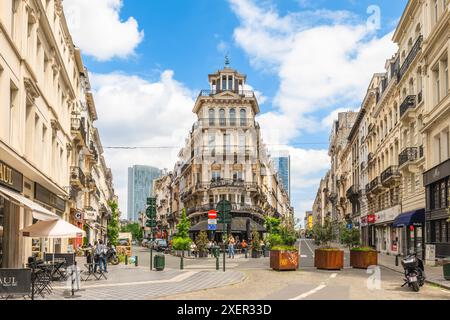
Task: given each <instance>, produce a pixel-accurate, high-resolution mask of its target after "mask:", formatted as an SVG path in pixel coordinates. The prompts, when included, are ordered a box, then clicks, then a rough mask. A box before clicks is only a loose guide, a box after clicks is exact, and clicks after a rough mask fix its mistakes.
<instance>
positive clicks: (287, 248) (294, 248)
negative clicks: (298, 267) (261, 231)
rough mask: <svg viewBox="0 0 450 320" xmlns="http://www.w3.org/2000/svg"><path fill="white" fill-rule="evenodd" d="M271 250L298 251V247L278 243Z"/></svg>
mask: <svg viewBox="0 0 450 320" xmlns="http://www.w3.org/2000/svg"><path fill="white" fill-rule="evenodd" d="M271 250H274V251H297V248H296V247H294V246H286V245H277V246H273V247H272V248H271Z"/></svg>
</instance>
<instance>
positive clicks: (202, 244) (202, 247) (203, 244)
mask: <svg viewBox="0 0 450 320" xmlns="http://www.w3.org/2000/svg"><path fill="white" fill-rule="evenodd" d="M208 242H209V240H208V235H207V233H206V232H205V231H202V232H200V233H199V235H198V237H197V241H196V242H195V244H196V246H197V249H198V252H207V251H208Z"/></svg>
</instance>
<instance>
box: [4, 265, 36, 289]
mask: <svg viewBox="0 0 450 320" xmlns="http://www.w3.org/2000/svg"><path fill="white" fill-rule="evenodd" d="M30 293H31V269H0V296H9V295H28V294H30Z"/></svg>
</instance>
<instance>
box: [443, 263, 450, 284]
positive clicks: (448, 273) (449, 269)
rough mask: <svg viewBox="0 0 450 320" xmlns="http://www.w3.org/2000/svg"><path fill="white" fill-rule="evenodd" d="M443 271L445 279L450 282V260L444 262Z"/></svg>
mask: <svg viewBox="0 0 450 320" xmlns="http://www.w3.org/2000/svg"><path fill="white" fill-rule="evenodd" d="M442 269H443V271H444V279H445V280H450V260H448V259H446V260H444V264H443V266H442Z"/></svg>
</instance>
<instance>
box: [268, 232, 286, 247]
mask: <svg viewBox="0 0 450 320" xmlns="http://www.w3.org/2000/svg"><path fill="white" fill-rule="evenodd" d="M267 243H268V244H269V247H270V248H273V247H275V246H278V245H282V244H283V238H281V235H279V234H269V236H268V237H267Z"/></svg>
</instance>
